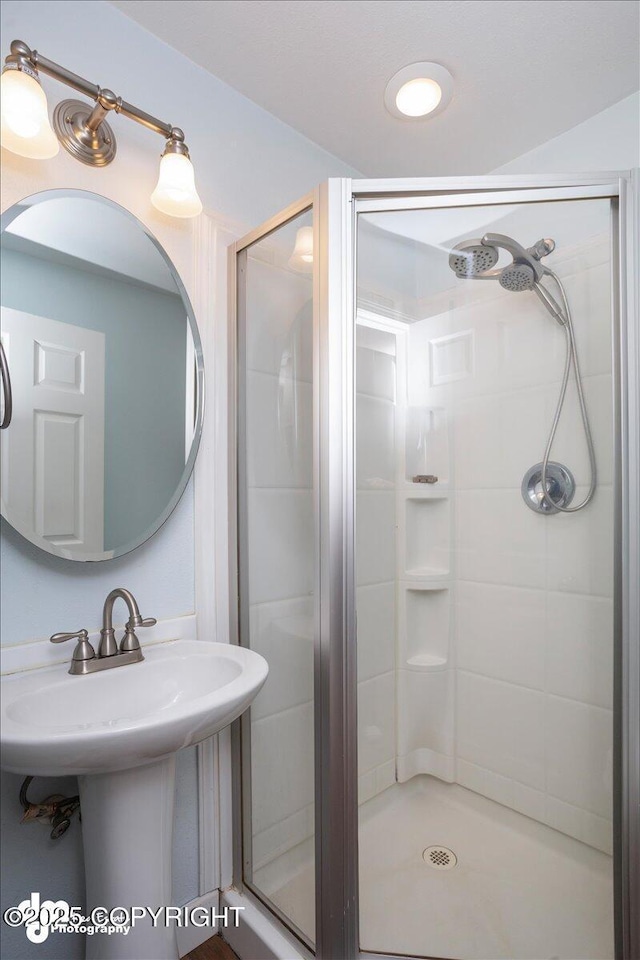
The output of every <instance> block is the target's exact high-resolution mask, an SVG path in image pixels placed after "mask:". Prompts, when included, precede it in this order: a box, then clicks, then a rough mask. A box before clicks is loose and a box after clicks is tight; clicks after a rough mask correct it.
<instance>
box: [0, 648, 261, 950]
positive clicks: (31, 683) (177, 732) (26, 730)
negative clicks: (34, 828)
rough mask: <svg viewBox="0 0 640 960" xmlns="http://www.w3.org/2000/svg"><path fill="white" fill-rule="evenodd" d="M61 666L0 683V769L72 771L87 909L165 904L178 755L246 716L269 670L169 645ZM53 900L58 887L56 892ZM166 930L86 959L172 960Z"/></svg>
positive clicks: (227, 654) (113, 944)
mask: <svg viewBox="0 0 640 960" xmlns="http://www.w3.org/2000/svg"><path fill="white" fill-rule="evenodd" d="M66 670H67V667H66V665H61V666H58V667H52V668H46V669H43V670H33V671H28V672H25V673H22V674H14V675H13V676H9V677H6V678H4V679H3V680H2V767H3V768H4V769H5V770H7V771H9V772H11V773H18V774H22V775H24V776H27V775H33V776H65V775H69V774H75V775H77V776H78V778H79V784H80V805H81V812H82V835H83V841H84V857H85V873H86V885H87V903H86V907H87V910H86V914H87V915H88V914H89V912H90V911H91V910H92V909H93V908H94V907H104V908H106V909H107V910H111V909H112V908H114V907H118V906H121V907H127V908H128V907H131V906H142V907H147V906H149V907H152V908H154V909H157V908H158V907H164V906H168V905H170V904H171V835H172V827H173V804H174V785H175V754H176V751H178V750H180V749H181V748H182V747H188V746H191V745H192V744H195V743H198V742H199V741H201V740H204V739H206V738H207V737H210V736H212V735H213V734H214V733H217V732H218V731H219V730H221V729H222V728H223V727H225V726H227V725H228V724H229V723H231V722H232V720H235V719H236V717H239V716H240V714H241V713H243V712H244V710H246V709H247V707H248V706H249V704H250V703H251V701H252V700H253V698H254V697H255V695H256V694H257V693H258V691H259V690H260V688H261V686H262V685H263V683H264V681H265V680H266V677H267V673H268V666H267V663H266V661H265V660H264V659H263V658H262V657H261V656H259V655H258V654H257V653H254V652H253V651H251V650H247V649H245V648H243V647H236V646H231V645H229V644H223V643H204V642H198V641H185V640H176V641H172V642H169V643H163V644H158V645H157V646H152V647H147V648H145V660H144V661H143V662H141V663H136V664H130V665H128V666H123V667H117V668H115V669H113V670H107V671H104V672H102V673H95V674H91V675H88V676H70V675H69V674H68V673H67V672H66ZM52 892H54V893H55V891H52ZM177 957H178V950H177V946H176V939H175V930H174V927H173V926H172V925H170V926H164V925H162V924H159V925H157V926H155V927H154V926H153V925H152V922H151V920H150V918H148V917H147V918H145V919H143V920H141V921H138V922H136V925H135V926H134V927H133V928H131V929H130V931H129V932H128V933H127V934H126V935H124V934H111V935H106V934H95V935H93V936H88V937H87V960H177Z"/></svg>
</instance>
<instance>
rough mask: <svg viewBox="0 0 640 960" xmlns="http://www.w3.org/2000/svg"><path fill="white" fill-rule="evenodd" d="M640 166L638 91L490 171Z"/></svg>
mask: <svg viewBox="0 0 640 960" xmlns="http://www.w3.org/2000/svg"><path fill="white" fill-rule="evenodd" d="M637 166H640V92H638V93H633V94H631V96H629V97H625V99H624V100H620V101H619V102H618V103H614V104H613V106H612V107H608V108H607V109H606V110H603V111H602V112H601V113H596V114H595V116H593V117H590V118H589V119H588V120H585V121H584V122H583V123H579V124H578V126H577V127H572V128H571V129H570V130H567V131H565V133H561V134H560V136H558V137H554V138H553V140H547V142H546V143H542V144H540V146H539V147H535V148H534V149H533V150H529V151H528V152H527V153H523V154H522V155H521V156H519V157H514V159H513V160H510V161H509V162H508V163H504V164H503V165H502V166H501V167H498V168H497V169H496V170H493V171H492V172H493V173H533V174H535V173H575V172H577V171H580V172H584V171H587V170H589V171H594V172H595V171H605V170H630V169H632V168H633V167H637Z"/></svg>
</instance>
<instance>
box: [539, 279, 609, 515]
mask: <svg viewBox="0 0 640 960" xmlns="http://www.w3.org/2000/svg"><path fill="white" fill-rule="evenodd" d="M546 272H547V274H548V275H549V276H550V277H553V279H554V280H555V282H556V284H557V286H558V289H559V291H560V294H561V297H562V305H563V309H564V324H563V327H564V331H565V336H566V338H567V353H566V358H565V364H564V374H563V377H562V387H561V388H560V396H559V397H558V403H557V406H556V412H555V414H554V417H553V423H552V425H551V432H550V434H549V439H548V440H547V447H546V450H545V452H544V457H543V459H542V495H543V497H544V500H545V502H546V503H547V505H548V506H550V507H553V509H554V511H555V510H559V511H560V512H561V513H577V511H578V510H582V508H583V507H586V506H587V504H588V503H589V501H590V500H591V498H592V497H593V494H594V493H595V489H596V477H597V474H596V455H595V451H594V449H593V437H592V436H591V427H590V426H589V416H588V414H587V407H586V404H585V400H584V392H583V389H582V377H581V376H580V365H579V363H578V351H577V349H576V339H575V334H574V331H573V322H572V319H571V310H570V309H569V301H568V300H567V295H566V293H565V290H564V287H563V285H562V283H561V282H560V279H559V277H557V276H556V274H555V273H553V271H552V270H549V269H548V268H547V271H546ZM572 361H573V368H574V370H575V376H576V388H577V391H578V401H579V403H580V415H581V416H582V425H583V427H584V435H585V439H586V441H587V448H588V450H589V465H590V471H591V483H590V485H589V492H588V493H587V495H586V497H585V498H584V500H583V501H582V503H578V504H576V506H574V507H561V506H558V504H557V503H554V501H553V500H552V499H551V497H550V496H549V493H548V491H547V467H548V465H549V458H550V456H551V447H552V446H553V441H554V440H555V436H556V431H557V429H558V423H559V422H560V416H561V414H562V408H563V406H564V400H565V395H566V393H567V385H568V383H569V374H570V373H571V363H572Z"/></svg>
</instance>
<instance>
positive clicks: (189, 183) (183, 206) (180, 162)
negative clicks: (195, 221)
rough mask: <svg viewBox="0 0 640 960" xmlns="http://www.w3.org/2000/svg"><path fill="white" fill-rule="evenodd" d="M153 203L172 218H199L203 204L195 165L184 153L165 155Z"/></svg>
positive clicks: (152, 199) (152, 198) (153, 194)
mask: <svg viewBox="0 0 640 960" xmlns="http://www.w3.org/2000/svg"><path fill="white" fill-rule="evenodd" d="M151 203H152V204H153V205H154V207H156V208H157V209H158V210H161V211H162V212H163V213H168V214H169V216H170V217H197V216H198V214H199V213H202V203H201V202H200V197H199V196H198V192H197V190H196V183H195V177H194V173H193V164H192V163H191V160H189V157H185V155H184V154H182V153H165V154H164V156H163V157H162V158H161V160H160V175H159V177H158V183H157V185H156V188H155V190H154V191H153V193H152V194H151Z"/></svg>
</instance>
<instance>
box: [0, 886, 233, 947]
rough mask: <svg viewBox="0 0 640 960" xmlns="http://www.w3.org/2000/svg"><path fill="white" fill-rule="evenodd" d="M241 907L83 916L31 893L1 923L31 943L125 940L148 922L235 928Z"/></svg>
mask: <svg viewBox="0 0 640 960" xmlns="http://www.w3.org/2000/svg"><path fill="white" fill-rule="evenodd" d="M241 910H244V907H223V909H222V910H221V912H220V913H218V912H217V911H216V910H215V908H214V907H157V908H154V907H138V906H136V907H120V906H118V907H112V908H111V909H107V907H94V908H93V910H91V912H90V913H89V915H88V916H84V914H83V912H82V907H72V906H70V905H69V904H68V903H67V902H66V900H41V898H40V894H39V893H37V892H34V893H32V894H31V897H30V899H29V900H23V901H22V902H21V903H19V904H18V905H17V907H8V908H7V909H6V910H5V911H4V913H3V914H2V919H3V920H4V922H5V923H6V924H7V926H9V927H24V928H25V933H26V935H27V937H28V939H29V940H31V942H32V943H43V942H44V941H45V940H46V939H47V937H48V936H49V934H50V933H85V934H87V935H88V936H93V935H94V934H96V933H99V934H107V935H109V936H110V935H111V934H114V933H116V934H120V935H121V936H125V937H126V935H127V934H128V933H129V931H130V930H132V929H133V928H134V927H135V926H136V924H139V923H142V922H145V923H147V924H148V923H149V921H150V922H151V926H152V927H162V926H164V927H168V926H169V924H171V923H173V924H175V926H177V927H211V928H212V929H215V928H216V927H218V926H220V927H238V926H240V911H241Z"/></svg>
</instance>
